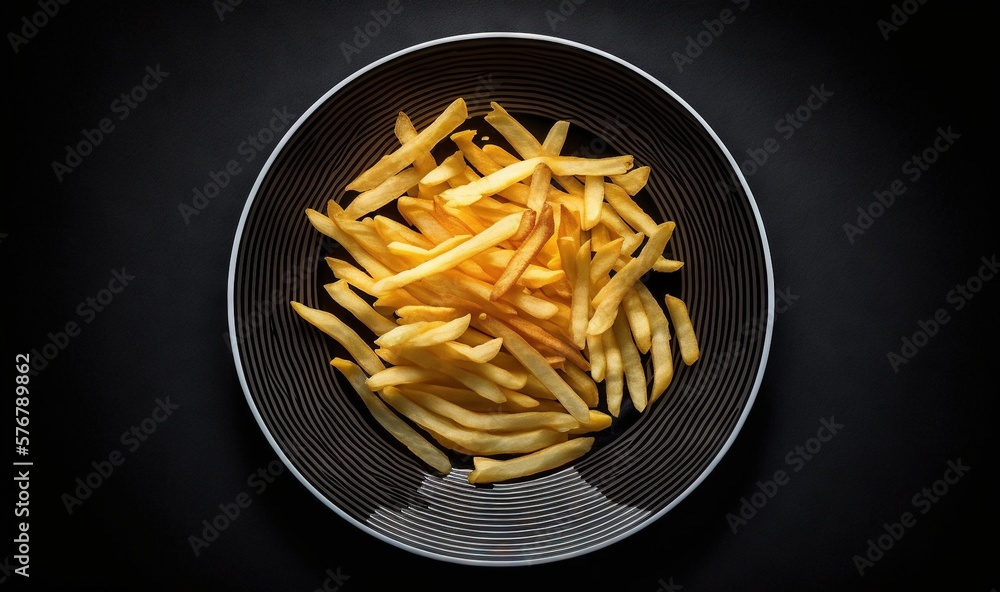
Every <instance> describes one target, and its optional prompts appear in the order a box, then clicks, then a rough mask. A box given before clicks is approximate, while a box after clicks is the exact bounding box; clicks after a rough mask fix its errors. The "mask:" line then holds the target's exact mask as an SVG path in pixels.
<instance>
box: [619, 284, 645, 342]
mask: <svg viewBox="0 0 1000 592" xmlns="http://www.w3.org/2000/svg"><path fill="white" fill-rule="evenodd" d="M641 284H642V282H636V283H635V284H632V287H631V288H629V290H628V292H625V297H624V298H622V309H623V310H624V311H625V316H626V317H627V318H628V325H629V328H630V329H631V330H632V339H633V340H635V346H636V347H638V348H639V352H640V353H644V354H645V353H649V347H650V340H651V335H650V327H649V317H648V316H646V309H645V308H644V307H643V305H642V300H641V299H640V298H639V291H638V288H637V287H636V286H637V285H641Z"/></svg>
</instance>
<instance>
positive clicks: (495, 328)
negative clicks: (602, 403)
mask: <svg viewBox="0 0 1000 592" xmlns="http://www.w3.org/2000/svg"><path fill="white" fill-rule="evenodd" d="M479 324H480V325H482V326H483V327H484V328H485V329H486V332H487V333H489V334H491V335H493V336H494V337H500V338H502V339H503V343H504V346H505V347H506V348H507V349H508V350H510V353H511V354H513V356H514V357H515V358H517V359H518V361H520V362H521V363H522V364H524V367H525V368H527V369H528V371H529V372H531V373H532V374H533V375H534V376H535V377H536V378H538V380H540V381H541V382H542V384H544V385H545V387H546V388H547V389H548V390H549V391H550V392H551V393H552V394H553V395H555V396H556V398H557V399H559V402H560V403H562V405H563V407H565V408H566V411H567V412H569V414H570V415H572V416H573V417H575V418H576V419H577V421H584V422H585V421H587V420H588V418H589V417H590V414H589V412H588V411H587V404H586V403H584V402H583V399H582V398H580V395H578V394H577V393H576V391H574V390H573V389H572V388H571V387H570V386H569V385H568V384H566V381H565V380H563V379H562V377H560V376H559V375H558V374H556V371H555V370H553V369H552V367H551V366H549V365H548V363H546V362H545V358H544V357H542V355H541V354H540V353H538V350H537V349H535V348H533V347H531V345H530V344H528V342H527V341H525V340H524V338H523V337H521V336H520V335H519V334H518V333H517V332H516V331H514V330H513V329H511V328H510V327H508V326H507V325H504V324H503V323H501V322H500V321H498V320H496V319H494V318H492V317H489V316H487V315H485V314H481V315H479Z"/></svg>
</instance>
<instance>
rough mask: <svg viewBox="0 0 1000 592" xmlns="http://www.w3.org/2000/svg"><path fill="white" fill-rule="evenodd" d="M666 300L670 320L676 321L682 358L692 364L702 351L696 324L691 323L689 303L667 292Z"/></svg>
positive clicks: (675, 330) (678, 344)
mask: <svg viewBox="0 0 1000 592" xmlns="http://www.w3.org/2000/svg"><path fill="white" fill-rule="evenodd" d="M664 300H665V301H666V304H667V312H668V313H669V314H670V320H671V321H673V322H674V333H676V334H677V347H678V349H680V350H681V359H682V360H684V363H685V364H687V365H688V366H690V365H691V364H694V363H695V362H696V361H697V360H698V357H699V355H700V353H699V350H698V339H697V337H695V334H694V325H692V324H691V317H689V316H688V309H687V305H686V304H684V301H683V300H681V299H680V298H675V297H673V296H671V295H670V294H667V295H666V296H665V297H664Z"/></svg>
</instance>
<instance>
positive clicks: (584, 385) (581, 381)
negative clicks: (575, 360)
mask: <svg viewBox="0 0 1000 592" xmlns="http://www.w3.org/2000/svg"><path fill="white" fill-rule="evenodd" d="M560 375H561V376H562V377H563V379H565V380H566V384H568V385H570V386H571V387H573V390H575V391H576V392H577V393H579V394H580V398H581V399H583V402H584V403H586V404H587V406H588V407H597V404H598V403H599V400H598V397H599V396H600V395H599V393H598V390H597V383H596V382H594V379H593V378H591V376H590V375H588V374H587V373H586V372H584V371H583V370H580V367H579V366H576V365H574V364H566V365H565V367H564V368H563V370H562V371H561V373H560Z"/></svg>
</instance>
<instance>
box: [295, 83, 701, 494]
mask: <svg viewBox="0 0 1000 592" xmlns="http://www.w3.org/2000/svg"><path fill="white" fill-rule="evenodd" d="M491 106H492V111H491V112H490V113H489V114H488V115H487V116H486V122H487V123H488V124H489V125H491V126H493V128H494V130H495V131H496V132H497V133H498V134H499V136H500V138H501V139H502V140H506V141H507V142H508V144H509V146H510V148H513V152H510V151H508V150H507V149H505V148H504V147H502V146H500V145H498V144H485V145H480V144H477V142H476V137H477V134H478V132H477V131H475V130H459V129H458V128H459V127H460V126H461V125H462V123H463V122H464V121H465V120H466V119H467V118H468V112H467V110H466V105H465V102H464V101H463V100H462V99H457V100H455V101H454V102H452V103H451V104H450V105H448V106H447V107H446V108H445V109H444V111H443V112H442V113H441V114H440V115H439V116H438V117H437V118H436V119H435V120H434V121H433V122H431V123H430V124H429V125H428V126H427V127H426V128H424V129H423V130H419V131H418V130H417V129H416V128H415V127H414V126H413V123H412V122H411V121H410V119H409V117H407V116H406V115H405V114H404V113H400V114H399V116H398V118H397V120H396V124H395V129H394V130H393V131H394V133H395V135H396V137H397V138H398V140H399V147H398V148H397V149H396V150H394V151H392V152H391V153H390V154H388V155H386V156H384V157H382V158H381V159H380V160H379V161H378V162H376V163H374V165H372V166H371V167H370V168H368V169H367V170H365V171H363V172H362V173H361V174H360V175H358V176H357V178H355V179H354V180H353V181H352V182H351V183H349V184H348V185H347V186H346V188H345V189H346V191H349V192H354V193H355V194H354V196H353V198H352V199H350V200H349V201H348V205H347V207H346V208H343V207H341V205H340V204H339V203H338V201H335V200H331V201H330V202H329V203H328V204H326V214H323V213H321V211H320V210H313V209H308V210H307V211H306V215H307V218H308V220H309V222H310V223H311V224H312V225H313V226H314V227H315V228H316V229H317V230H318V231H320V232H321V233H323V234H325V235H327V236H329V237H331V238H332V239H333V240H336V241H337V242H338V243H340V244H341V245H342V246H343V247H344V249H345V250H346V251H347V252H348V253H349V254H350V256H351V258H353V260H354V261H353V262H351V261H347V260H340V259H327V262H328V263H329V265H330V269H331V271H332V272H333V274H334V276H335V277H336V278H337V280H336V281H335V282H333V283H330V284H327V285H326V286H325V288H326V291H327V293H328V294H329V296H330V297H331V302H332V303H335V304H336V306H337V307H339V310H343V311H344V312H345V313H346V315H341V316H343V319H342V318H340V317H339V316H338V314H333V313H331V312H328V311H326V310H319V309H314V308H310V307H308V306H305V305H303V304H301V303H299V302H292V303H291V304H292V307H293V309H294V310H295V312H296V313H298V314H299V315H300V316H301V317H302V318H303V319H305V320H306V321H308V322H309V323H311V324H312V325H314V326H316V327H317V328H319V329H320V330H322V331H323V332H324V333H326V334H327V335H329V336H330V337H332V338H333V339H334V340H336V341H337V342H338V343H339V344H340V345H341V346H342V347H343V348H344V349H345V350H346V351H347V353H348V354H349V355H350V356H351V357H353V358H354V361H353V362H352V361H349V360H345V359H341V358H335V359H334V360H333V361H332V362H331V365H333V366H334V367H335V368H336V369H337V370H339V371H340V372H341V373H342V374H343V375H344V377H345V378H347V380H348V382H349V383H350V384H351V385H352V387H353V388H354V390H355V391H356V392H357V394H358V395H359V397H360V398H361V401H362V402H363V403H364V405H365V406H366V407H367V408H368V409H369V411H370V412H371V413H372V415H373V416H374V417H375V419H376V420H377V421H378V423H379V424H380V425H382V426H383V427H384V428H385V429H386V431H388V432H389V433H390V434H391V435H392V436H393V437H395V438H396V439H397V440H399V441H400V442H401V443H403V444H404V445H405V446H406V447H407V448H409V449H410V450H411V451H412V452H413V453H414V454H415V455H416V456H417V458H419V459H420V460H421V461H422V462H424V463H425V464H427V465H428V466H429V467H431V468H432V469H434V470H435V471H436V472H438V473H448V472H449V471H451V470H452V468H453V467H452V461H451V460H450V459H449V456H448V455H447V454H446V452H445V449H448V450H451V451H452V452H454V453H456V454H459V455H472V456H474V459H473V465H474V470H472V471H471V473H470V474H469V476H468V480H469V482H470V483H472V484H483V483H495V482H500V481H508V480H512V479H519V478H523V477H527V476H530V475H535V474H537V473H540V472H544V471H549V470H553V469H557V468H559V467H562V466H564V465H566V464H568V463H571V462H573V461H575V460H576V459H578V458H580V457H582V456H583V455H585V454H587V453H588V452H589V451H590V450H591V448H592V447H593V445H594V437H593V436H592V434H594V433H595V432H599V431H601V430H604V429H606V428H608V427H610V426H611V425H612V424H613V423H614V421H616V418H618V417H619V416H621V415H622V413H624V412H625V411H627V410H628V409H629V408H631V409H633V410H635V411H636V412H638V413H642V412H643V411H644V410H645V409H646V408H647V407H648V405H650V404H652V403H654V402H655V401H656V400H657V399H658V398H659V397H661V396H662V395H663V394H664V393H665V392H666V391H667V388H668V386H669V384H670V382H671V380H672V379H673V376H674V372H675V369H674V363H673V356H672V354H671V348H670V340H671V332H670V331H671V324H672V325H673V331H674V335H675V336H676V339H677V343H678V347H677V350H678V351H679V353H680V356H681V359H682V360H683V361H684V364H685V365H691V364H693V363H694V362H695V361H696V360H697V359H698V357H699V349H698V342H697V339H696V337H695V330H694V324H693V323H692V321H691V317H690V316H689V314H688V309H687V306H686V305H685V303H684V302H683V301H681V300H680V299H678V298H676V297H674V296H672V295H670V294H667V295H666V296H665V297H664V301H663V302H664V305H665V306H666V312H665V311H664V309H663V307H661V305H660V304H659V302H658V301H657V299H656V298H655V297H654V296H653V295H652V293H651V292H650V291H649V289H648V288H647V287H646V285H645V284H644V283H642V281H641V280H642V277H643V276H644V275H646V274H647V273H649V272H659V273H670V272H674V271H677V270H679V269H681V268H682V266H683V262H681V261H676V260H673V259H669V258H667V257H665V256H664V250H665V249H666V247H667V244H668V241H669V240H670V237H671V235H672V233H673V231H674V229H675V224H674V222H672V221H664V222H661V223H657V222H656V221H655V220H654V219H653V218H652V217H650V216H649V215H648V214H647V213H646V212H645V211H644V210H643V209H642V208H641V207H640V206H639V205H638V204H637V203H636V202H635V200H634V199H633V196H635V195H636V194H637V193H639V192H640V191H642V190H643V188H644V187H646V185H647V181H648V180H649V179H650V176H651V174H652V171H651V170H650V167H648V166H640V167H637V168H633V158H632V157H631V156H629V155H624V156H609V157H604V158H581V157H576V156H568V155H564V154H561V152H562V149H563V144H564V143H565V140H566V136H567V132H568V128H569V123H568V122H567V121H559V122H556V123H555V125H553V126H552V127H551V129H549V130H548V132H547V135H546V136H545V138H544V140H540V139H539V138H536V137H535V136H534V135H532V133H531V132H530V131H528V129H527V128H525V127H524V126H523V125H522V124H521V123H520V122H518V121H517V119H515V118H514V117H513V116H512V115H511V114H510V113H508V112H507V111H506V110H504V109H503V107H501V106H500V105H498V104H496V103H492V104H491ZM435 154H439V155H441V156H443V155H445V154H447V155H448V156H447V157H445V158H443V159H442V161H441V162H437V160H436V159H435V156H434V155H435ZM393 205H394V206H395V207H396V209H397V210H398V212H399V214H400V215H401V216H402V220H404V221H405V222H402V223H401V222H397V221H396V220H397V219H398V218H395V217H394V216H392V217H390V215H389V214H388V212H387V211H386V210H387V208H389V207H392V206H393ZM352 318H353V320H354V321H356V322H352V321H351V319H352ZM668 319H669V320H668ZM345 320H346V321H348V322H345ZM355 327H359V329H356V328H355ZM358 331H361V333H364V336H362V335H361V334H359V332H358ZM646 359H649V360H651V365H652V376H651V379H650V380H648V381H647V375H646V372H647V370H646V364H645V360H646ZM647 382H649V383H650V386H649V387H648V390H647ZM626 395H627V396H626ZM626 404H630V405H626ZM498 456H499V458H493V457H498Z"/></svg>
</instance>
